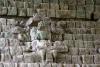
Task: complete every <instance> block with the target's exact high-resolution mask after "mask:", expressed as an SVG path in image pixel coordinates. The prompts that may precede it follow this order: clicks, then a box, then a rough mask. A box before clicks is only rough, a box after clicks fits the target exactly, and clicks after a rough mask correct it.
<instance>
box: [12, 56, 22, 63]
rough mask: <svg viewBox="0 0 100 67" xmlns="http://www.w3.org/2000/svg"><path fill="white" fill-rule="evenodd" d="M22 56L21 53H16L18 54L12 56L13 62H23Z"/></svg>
mask: <svg viewBox="0 0 100 67" xmlns="http://www.w3.org/2000/svg"><path fill="white" fill-rule="evenodd" d="M23 59H24V56H23V55H18V56H13V62H15V63H18V62H21V63H22V62H24V60H23Z"/></svg>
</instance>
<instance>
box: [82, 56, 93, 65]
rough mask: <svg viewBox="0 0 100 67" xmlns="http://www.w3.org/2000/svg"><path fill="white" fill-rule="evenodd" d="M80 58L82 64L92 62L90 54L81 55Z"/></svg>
mask: <svg viewBox="0 0 100 67" xmlns="http://www.w3.org/2000/svg"><path fill="white" fill-rule="evenodd" d="M82 60H83V63H84V64H93V56H92V55H82Z"/></svg>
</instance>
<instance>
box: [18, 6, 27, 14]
mask: <svg viewBox="0 0 100 67" xmlns="http://www.w3.org/2000/svg"><path fill="white" fill-rule="evenodd" d="M26 14H27V13H26V8H19V9H18V16H26Z"/></svg>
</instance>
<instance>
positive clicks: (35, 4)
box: [0, 0, 100, 19]
mask: <svg viewBox="0 0 100 67" xmlns="http://www.w3.org/2000/svg"><path fill="white" fill-rule="evenodd" d="M99 5H100V3H99V0H1V1H0V6H1V7H0V15H5V16H6V15H7V16H25V17H26V16H27V17H29V16H32V15H33V13H34V12H35V10H38V11H39V13H42V14H44V15H46V16H49V17H56V18H85V19H91V18H94V19H98V18H99V17H100V15H99V10H100V6H99ZM92 16H94V17H92Z"/></svg>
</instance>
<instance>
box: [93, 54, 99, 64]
mask: <svg viewBox="0 0 100 67" xmlns="http://www.w3.org/2000/svg"><path fill="white" fill-rule="evenodd" d="M94 63H96V64H100V55H94Z"/></svg>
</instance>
